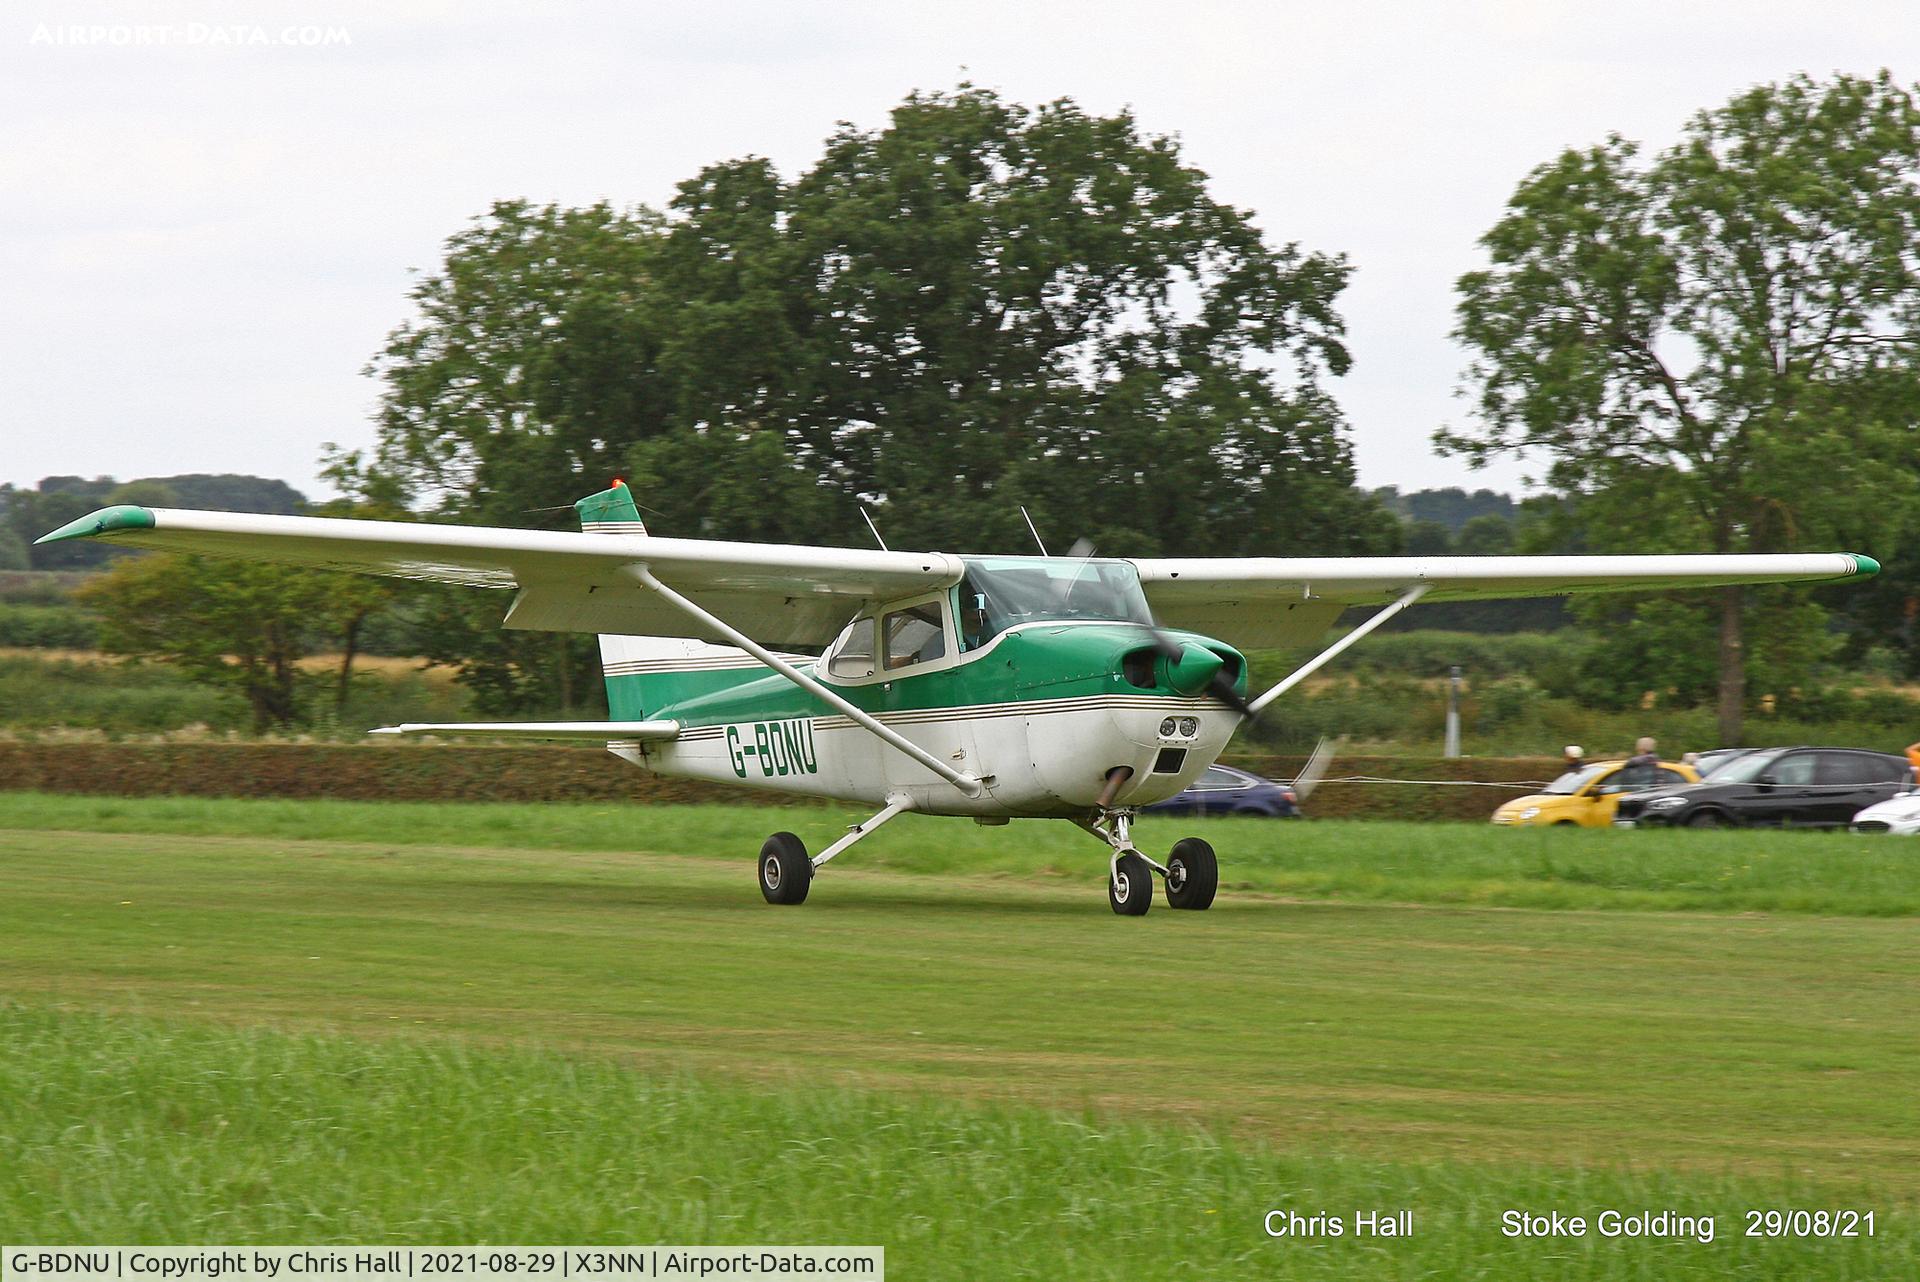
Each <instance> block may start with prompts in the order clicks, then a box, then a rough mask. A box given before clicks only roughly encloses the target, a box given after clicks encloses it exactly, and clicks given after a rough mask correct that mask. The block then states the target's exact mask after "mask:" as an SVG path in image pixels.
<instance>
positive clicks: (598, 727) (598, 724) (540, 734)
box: [367, 721, 680, 743]
mask: <svg viewBox="0 0 1920 1282" xmlns="http://www.w3.org/2000/svg"><path fill="white" fill-rule="evenodd" d="M367 733H368V734H391V735H415V734H448V735H453V734H458V735H477V736H483V737H490V738H497V739H585V740H588V741H590V742H593V743H615V742H621V741H627V742H631V741H633V740H636V739H638V740H641V741H646V740H656V741H657V740H661V739H677V738H679V737H680V723H679V722H678V721H408V722H404V723H402V724H400V725H397V726H381V727H380V728H379V729H378V730H369V731H367Z"/></svg>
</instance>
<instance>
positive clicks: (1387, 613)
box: [1247, 583, 1433, 716]
mask: <svg viewBox="0 0 1920 1282" xmlns="http://www.w3.org/2000/svg"><path fill="white" fill-rule="evenodd" d="M1432 587H1433V585H1432V584H1431V583H1416V584H1414V585H1413V586H1412V587H1410V588H1408V589H1407V590H1406V591H1405V592H1402V593H1401V594H1400V596H1399V599H1397V600H1396V601H1394V603H1393V604H1392V605H1390V606H1388V607H1387V608H1386V609H1384V610H1382V611H1380V613H1378V614H1376V615H1374V616H1373V617H1372V618H1371V619H1368V620H1367V621H1366V622H1365V623H1363V624H1361V625H1360V626H1359V627H1357V628H1355V629H1354V630H1353V631H1351V632H1349V633H1347V635H1345V636H1343V637H1341V638H1340V639H1339V640H1338V641H1335V642H1334V643H1333V644H1332V645H1330V646H1328V647H1327V648H1326V649H1324V650H1322V651H1321V652H1320V653H1319V654H1316V655H1314V656H1313V657H1312V658H1311V659H1308V660H1307V661H1306V662H1305V663H1303V664H1301V665H1300V666H1299V667H1297V668H1295V669H1294V670H1293V673H1292V675H1291V676H1289V677H1288V678H1287V679H1286V680H1285V681H1282V682H1281V683H1280V684H1279V685H1277V686H1275V687H1274V688H1273V689H1271V690H1269V691H1267V692H1266V693H1265V694H1263V695H1261V696H1260V697H1259V698H1258V699H1255V700H1254V701H1253V702H1252V703H1249V704H1248V705H1247V715H1249V716H1257V715H1259V713H1260V710H1261V709H1262V708H1264V707H1266V706H1267V705H1268V704H1270V703H1272V702H1273V701H1274V700H1275V699H1278V698H1279V697H1280V696H1281V695H1283V694H1285V693H1286V692H1287V691H1289V690H1291V689H1293V688H1294V687H1295V686H1297V685H1299V684H1300V683H1301V682H1302V681H1305V680H1306V679H1307V678H1308V677H1310V676H1312V675H1313V674H1314V673H1316V672H1318V671H1320V669H1321V667H1322V666H1324V665H1325V664H1326V662H1327V660H1329V659H1331V658H1333V657H1334V656H1335V655H1337V654H1339V653H1340V652H1341V651H1342V650H1345V649H1346V648H1347V647H1348V646H1350V645H1352V644H1353V643H1354V642H1355V641H1358V640H1359V639H1360V638H1361V637H1363V636H1365V635H1367V633H1369V632H1371V631H1373V630H1374V629H1375V628H1377V627H1379V626H1380V625H1381V624H1383V623H1385V622H1386V621H1387V620H1388V619H1391V618H1392V617H1393V616H1394V615H1396V614H1398V613H1400V611H1402V610H1404V609H1406V608H1407V607H1408V606H1410V605H1412V604H1413V603H1414V602H1415V601H1418V600H1419V599H1420V598H1421V597H1423V596H1425V595H1426V594H1427V592H1428V590H1429V589H1430V588H1432Z"/></svg>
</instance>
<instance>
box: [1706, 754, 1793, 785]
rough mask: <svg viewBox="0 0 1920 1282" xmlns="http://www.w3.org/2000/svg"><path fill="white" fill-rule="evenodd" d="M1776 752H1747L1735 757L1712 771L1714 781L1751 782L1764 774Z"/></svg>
mask: <svg viewBox="0 0 1920 1282" xmlns="http://www.w3.org/2000/svg"><path fill="white" fill-rule="evenodd" d="M1779 755H1780V754H1779V753H1778V752H1749V753H1748V754H1747V755H1746V756H1744V757H1735V758H1734V759H1733V760H1732V761H1729V762H1728V763H1727V764H1726V765H1725V766H1722V767H1721V768H1720V769H1718V770H1716V771H1714V772H1713V781H1714V782H1715V783H1752V782H1753V781H1754V780H1755V779H1758V778H1759V777H1760V776H1761V775H1763V774H1765V773H1766V771H1767V767H1768V766H1770V765H1772V764H1773V762H1774V758H1776V757H1778V756H1779Z"/></svg>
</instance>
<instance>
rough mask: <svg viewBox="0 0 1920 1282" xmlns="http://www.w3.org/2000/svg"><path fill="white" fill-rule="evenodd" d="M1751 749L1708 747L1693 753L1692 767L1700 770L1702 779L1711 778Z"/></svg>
mask: <svg viewBox="0 0 1920 1282" xmlns="http://www.w3.org/2000/svg"><path fill="white" fill-rule="evenodd" d="M1752 751H1754V749H1752V748H1708V749H1707V750H1706V751H1705V752H1696V753H1694V754H1693V768H1694V769H1695V770H1698V771H1699V772H1700V777H1701V778H1702V779H1711V778H1713V777H1714V776H1715V775H1717V774H1719V773H1720V772H1721V771H1722V770H1724V769H1726V768H1727V767H1728V766H1730V765H1732V764H1733V763H1734V762H1736V761H1738V760H1739V759H1740V758H1742V757H1744V756H1746V755H1747V754H1748V753H1749V752H1752Z"/></svg>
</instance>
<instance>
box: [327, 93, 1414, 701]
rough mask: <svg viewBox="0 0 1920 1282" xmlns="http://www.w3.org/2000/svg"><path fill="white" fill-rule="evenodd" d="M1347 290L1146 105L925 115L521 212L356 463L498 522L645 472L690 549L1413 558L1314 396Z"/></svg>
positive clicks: (456, 273) (420, 502)
mask: <svg viewBox="0 0 1920 1282" xmlns="http://www.w3.org/2000/svg"><path fill="white" fill-rule="evenodd" d="M1347 274H1348V268H1347V266H1346V264H1345V263H1344V262H1343V261H1342V260H1340V259H1338V258H1336V257H1329V256H1326V255H1322V254H1316V253H1310V252H1307V251H1304V250H1302V249H1300V248H1298V247H1297V246H1294V245H1290V244H1278V245H1277V244H1273V243H1270V242H1269V241H1268V239H1267V238H1266V237H1265V236H1264V235H1263V234H1262V232H1261V231H1260V229H1259V228H1257V227H1256V226H1255V225H1254V223H1253V221H1252V218H1251V216H1250V215H1249V214H1247V213H1246V212H1245V211H1242V210H1238V209H1235V208H1233V207H1231V206H1229V205H1227V204H1225V203H1223V202H1221V201H1219V200H1218V199H1216V198H1215V197H1214V196H1213V195H1212V194H1211V193H1210V192H1209V190H1208V185H1207V179H1206V175H1204V174H1203V173H1201V172H1200V171H1199V170H1197V169H1195V168H1193V167H1192V166H1191V165H1189V164H1187V163H1186V162H1185V161H1184V159H1183V158H1182V157H1181V155H1180V151H1179V148H1178V146H1177V144H1176V143H1175V142H1174V141H1173V140H1172V139H1169V138H1164V137H1155V136H1151V135H1148V134H1145V133H1143V132H1142V131H1141V130H1140V128H1139V126H1138V125H1137V123H1136V122H1135V121H1134V119H1133V118H1132V117H1131V116H1130V115H1128V114H1125V113H1122V114H1119V115H1115V116H1107V117H1102V116H1094V115H1089V114H1088V113H1086V112H1084V111H1082V110H1081V109H1080V108H1079V107H1077V106H1075V105H1074V104H1073V103H1072V102H1070V101H1060V102H1055V103H1051V104H1048V105H1045V106H1041V107H1037V108H1029V107H1024V106H1019V105H1016V104H1012V103H1008V102H1005V101H1003V100H1002V99H1000V98H999V97H998V96H996V95H994V94H992V93H990V92H987V91H985V90H981V89H976V88H971V87H966V86H963V87H961V88H960V89H958V90H957V91H955V92H953V93H946V94H929V95H915V96H913V97H910V98H908V99H907V100H906V101H905V102H903V103H902V104H900V106H899V107H897V108H896V109H895V110H894V112H893V113H892V116H891V118H890V120H889V121H888V123H887V125H886V126H885V127H884V128H880V129H875V130H865V129H859V128H856V127H854V126H851V125H846V126H842V127H841V128H840V129H839V130H838V131H837V132H836V133H835V134H834V135H833V136H832V137H831V138H829V139H828V141H827V144H826V149H825V154H824V155H823V156H822V157H821V159H820V160H819V161H818V163H816V164H815V165H814V166H812V167H811V168H810V169H808V170H807V171H806V172H804V173H801V174H798V175H797V176H795V177H793V178H791V179H786V178H783V177H782V176H781V175H780V174H779V173H777V172H776V171H775V170H774V168H773V167H772V166H771V165H770V164H768V163H767V162H766V161H764V160H761V159H757V158H748V159H744V160H737V161H731V162H726V163H722V164H717V165H713V166H710V167H709V168H707V169H705V170H703V171H702V172H700V173H699V174H697V175H696V176H694V177H693V178H691V179H689V180H688V181H687V182H685V183H683V184H682V185H681V186H680V188H679V190H678V193H677V194H676V196H675V198H674V199H673V201H672V202H671V203H670V205H669V207H668V208H667V209H666V210H665V211H664V212H663V213H660V214H654V213H651V212H649V211H646V210H631V211H622V210H617V209H613V208H611V207H608V206H604V205H602V206H594V207H591V208H587V209H562V208H554V207H544V208H537V207H531V206H527V205H524V204H511V203H509V204H501V205H498V206H496V207H495V208H494V209H493V210H492V212H491V213H490V214H489V215H488V216H487V217H485V218H483V219H481V220H479V221H478V222H477V223H475V224H474V225H473V226H471V227H469V228H467V229H466V230H464V231H462V232H461V233H460V234H458V235H456V236H455V237H454V238H453V239H452V240H451V241H450V242H449V244H448V247H447V256H446V260H445V262H444V263H443V265H442V266H441V267H440V269H439V270H437V271H435V272H433V273H431V274H429V275H428V276H426V277H425V278H423V279H422V280H421V282H420V283H419V285H418V286H417V287H416V289H415V290H414V294H413V298H414V302H415V305H416V308H417V315H416V316H415V318H414V319H413V320H411V321H410V322H408V323H407V324H406V325H404V326H402V327H401V328H400V329H399V330H397V331H395V333H394V334H393V335H392V337H391V339H390V340H389V342H388V344H387V346H386V348H385V349H384V350H383V352H382V353H381V354H380V355H379V356H378V357H377V358H376V359H375V361H374V363H373V366H372V369H373V372H374V373H376V374H377V375H378V376H379V377H380V378H381V379H382V380H383V382H384V384H385V393H384V399H383V407H382V411H381V418H380V426H379V437H378V443H377V446H376V447H375V449H374V450H373V451H372V452H371V453H369V454H368V455H366V456H364V457H361V456H357V455H341V456H337V457H336V458H335V466H336V470H337V475H338V477H339V478H340V479H342V480H344V481H345V482H347V484H348V486H349V488H350V489H351V490H353V491H355V492H357V493H360V494H363V495H371V494H374V493H375V492H376V491H379V490H381V488H382V487H384V491H385V493H386V494H387V495H388V496H389V497H397V498H398V499H399V500H401V501H406V502H411V503H413V504H414V505H416V506H420V507H424V508H425V509H427V510H430V511H432V512H434V513H435V514H436V515H439V516H441V517H443V518H451V519H455V520H471V521H485V522H498V523H505V524H533V523H540V522H542V521H548V522H552V523H554V524H563V523H565V522H566V521H567V520H568V519H569V517H570V514H569V513H567V512H566V511H564V509H563V508H560V505H564V504H565V503H566V502H567V501H568V500H570V499H571V498H573V497H575V496H576V495H578V494H579V493H582V492H584V491H586V490H591V489H597V488H599V487H601V486H603V485H604V484H605V483H606V482H607V480H608V479H609V478H610V477H612V476H616V475H618V476H624V477H626V478H627V479H628V480H629V482H630V483H631V484H632V486H633V488H634V491H635V494H636V497H637V498H638V500H639V502H640V503H641V504H642V507H643V509H644V511H645V515H646V517H647V519H648V521H649V522H650V523H651V524H652V525H653V526H654V528H655V529H656V530H658V531H659V532H662V533H670V534H679V535H687V536H701V535H704V536H710V537H739V538H753V539H773V540H791V541H804V542H838V543H852V542H864V541H865V540H866V538H867V534H866V531H865V528H864V526H863V525H862V524H861V522H860V518H859V508H860V506H861V505H862V504H864V505H866V506H868V507H870V508H872V509H873V510H874V511H875V513H876V515H877V516H878V518H879V521H880V524H881V527H882V530H883V532H884V533H885V535H886V536H887V537H888V539H889V540H891V541H892V543H893V544H894V546H923V547H925V546H935V547H941V548H951V549H955V550H963V551H964V550H1002V551H1004V550H1014V549H1020V548H1023V547H1025V546H1026V544H1027V535H1026V531H1025V527H1024V525H1023V524H1022V522H1021V520H1020V516H1019V512H1018V506H1019V505H1020V504H1022V503H1024V504H1026V505H1027V506H1028V507H1030V508H1031V509H1032V510H1033V512H1034V516H1035V519H1036V520H1037V521H1038V522H1039V524H1040V526H1041V528H1042V529H1043V531H1045V532H1046V533H1047V534H1048V535H1049V537H1051V538H1052V539H1053V540H1054V541H1055V542H1056V543H1057V544H1059V545H1060V547H1061V549H1062V550H1064V548H1065V546H1066V545H1068V544H1071V543H1072V542H1073V541H1074V540H1075V539H1076V538H1078V537H1085V538H1088V539H1091V540H1092V541H1093V542H1094V543H1095V544H1096V545H1097V546H1098V547H1099V548H1100V549H1101V550H1102V551H1106V552H1110V553H1115V554H1124V553H1136V554H1138V553H1153V552H1190V553H1205V552H1213V551H1234V552H1246V551H1253V550H1265V551H1274V552H1280V551H1321V552H1337V551H1343V550H1362V549H1365V550H1376V551H1385V550H1391V549H1392V548H1393V547H1394V546H1395V544H1396V542H1397V538H1398V533H1397V526H1396V524H1395V522H1394V521H1393V520H1392V519H1391V518H1390V517H1389V516H1388V515H1386V514H1385V513H1384V512H1383V511H1382V510H1381V509H1380V508H1379V506H1378V505H1377V504H1376V503H1374V502H1373V500H1372V499H1371V498H1369V497H1366V496H1363V495H1361V494H1359V493H1357V492H1356V491H1355V490H1354V488H1353V484H1352V481H1353V469H1352V462H1351V458H1350V455H1349V450H1348V445H1347V442H1346V439H1345V435H1344V428H1343V424H1342V421H1341V418H1340V415H1339V412H1338V410H1337V408H1336V407H1335V406H1334V404H1333V402H1332V400H1331V399H1330V398H1329V396H1328V395H1327V393H1326V391H1325V389H1324V386H1323V383H1324V381H1325V380H1326V378H1327V377H1328V376H1330V375H1337V374H1339V373H1341V372H1343V371H1344V370H1345V369H1346V368H1347V365H1348V356H1347V352H1346V349H1345V348H1344V346H1343V345H1342V342H1341V333H1342V328H1341V322H1340V318H1339V315H1338V312H1337V311H1336V307H1335V303H1336V300H1337V298H1338V295H1339V293H1340V291H1341V289H1342V288H1343V287H1344V285H1345V283H1346V279H1347ZM556 508H560V510H553V509H556ZM542 509H548V510H547V511H544V512H543V511H542ZM578 657H579V658H581V659H583V660H584V659H587V656H578ZM580 666H582V667H585V666H586V663H585V662H583V663H582V664H581V665H580ZM507 675H508V676H509V677H510V678H511V680H510V681H509V685H517V684H526V683H525V682H523V681H522V680H521V678H522V677H524V676H525V675H526V674H524V673H520V674H518V675H515V674H513V673H508V674H507ZM548 684H551V683H548ZM503 688H505V687H503Z"/></svg>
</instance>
